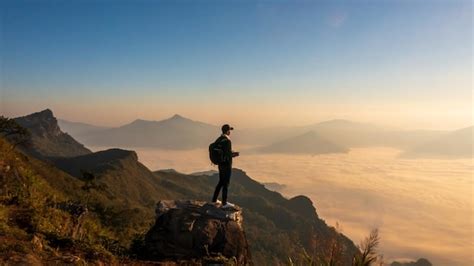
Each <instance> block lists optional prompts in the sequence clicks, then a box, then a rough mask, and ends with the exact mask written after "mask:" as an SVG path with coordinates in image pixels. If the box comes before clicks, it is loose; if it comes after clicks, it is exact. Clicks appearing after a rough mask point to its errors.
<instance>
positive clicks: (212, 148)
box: [209, 138, 224, 165]
mask: <svg viewBox="0 0 474 266" xmlns="http://www.w3.org/2000/svg"><path fill="white" fill-rule="evenodd" d="M209 159H211V162H212V163H213V164H216V165H217V164H221V163H223V162H224V150H223V149H222V139H221V138H218V139H217V140H216V141H214V142H213V143H211V144H210V145H209Z"/></svg>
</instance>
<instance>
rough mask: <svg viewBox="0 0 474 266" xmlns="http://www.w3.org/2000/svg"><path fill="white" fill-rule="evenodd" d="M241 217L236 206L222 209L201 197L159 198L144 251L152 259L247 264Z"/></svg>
mask: <svg viewBox="0 0 474 266" xmlns="http://www.w3.org/2000/svg"><path fill="white" fill-rule="evenodd" d="M242 221H243V218H242V209H241V208H240V207H238V206H235V207H234V208H229V209H222V208H220V206H219V205H216V204H212V203H208V202H203V201H193V200H162V201H160V202H158V204H157V207H156V222H155V225H154V226H153V227H152V228H151V229H150V231H148V233H147V234H146V236H145V242H144V249H145V250H144V251H145V253H146V256H147V258H148V259H149V260H155V261H169V260H174V261H180V260H193V261H196V262H201V263H203V264H207V263H213V262H215V263H226V264H228V263H229V264H233V265H250V264H251V257H250V252H249V248H248V243H247V239H246V237H245V232H244V230H243V227H242Z"/></svg>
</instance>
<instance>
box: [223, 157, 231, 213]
mask: <svg viewBox="0 0 474 266" xmlns="http://www.w3.org/2000/svg"><path fill="white" fill-rule="evenodd" d="M222 170H223V171H222V172H223V179H222V205H225V204H226V203H227V189H228V187H229V182H230V175H231V174H232V166H230V165H228V166H227V165H226V166H225V168H224V169H222Z"/></svg>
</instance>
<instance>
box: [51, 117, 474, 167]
mask: <svg viewBox="0 0 474 266" xmlns="http://www.w3.org/2000/svg"><path fill="white" fill-rule="evenodd" d="M59 123H60V125H61V128H62V129H63V130H65V131H66V132H68V133H69V134H71V135H72V136H74V138H76V139H78V140H79V141H80V142H82V143H85V144H86V145H87V146H99V147H121V148H130V147H153V148H161V149H175V150H185V149H196V148H206V147H207V146H208V145H209V143H211V142H212V141H213V140H214V139H215V138H216V137H217V136H218V135H219V134H220V129H219V127H218V126H215V125H211V124H207V123H203V122H199V121H194V120H191V119H188V118H185V117H182V116H180V115H174V116H173V117H170V118H168V119H165V120H161V121H147V120H140V119H137V120H135V121H133V122H131V123H129V124H126V125H123V126H120V127H114V128H103V127H98V126H93V125H88V124H83V123H76V122H68V121H66V120H60V121H59ZM450 133H453V132H452V131H439V130H398V129H393V128H387V127H382V126H378V125H374V124H369V123H359V122H354V121H349V120H343V119H335V120H329V121H324V122H320V123H315V124H311V125H307V126H300V127H273V128H258V129H239V128H236V130H235V131H234V132H233V133H232V139H233V140H234V141H235V143H239V144H242V145H250V146H254V147H258V148H256V149H254V150H255V151H260V152H269V151H272V152H273V151H276V150H278V152H280V153H287V154H296V153H300V154H301V153H307V154H319V153H321V152H322V150H324V149H325V148H323V146H325V145H327V147H329V146H330V147H332V148H328V149H327V150H326V151H324V152H323V153H328V152H336V153H337V152H341V151H342V152H346V151H347V150H349V149H351V148H357V147H376V146H386V147H394V148H397V149H400V150H402V151H405V152H406V153H403V156H404V157H410V158H418V157H423V156H428V157H429V156H431V155H430V152H429V151H428V150H427V148H426V146H430V145H432V144H430V143H432V141H434V142H436V141H443V140H442V139H441V138H444V142H445V145H440V146H438V151H436V152H435V151H432V152H434V153H436V154H438V155H440V156H442V157H444V158H458V157H460V156H461V157H471V156H472V153H469V152H468V151H467V152H466V147H468V148H469V147H471V150H472V138H460V139H458V140H456V141H457V142H458V144H456V145H454V146H452V147H451V146H450V143H454V141H455V140H454V139H453V140H450V139H449V138H450V136H451V137H455V136H454V135H450ZM444 136H445V137H444ZM461 140H462V142H461ZM329 143H331V144H329ZM293 145H296V147H295V146H293ZM298 146H299V147H300V148H297V147H298ZM306 146H308V147H306ZM423 146H424V147H425V148H423ZM309 147H313V148H309ZM463 147H464V148H463ZM463 149H464V151H463ZM415 150H419V152H415ZM421 150H425V152H421ZM407 154H410V156H405V155H407Z"/></svg>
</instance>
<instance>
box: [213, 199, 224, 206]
mask: <svg viewBox="0 0 474 266" xmlns="http://www.w3.org/2000/svg"><path fill="white" fill-rule="evenodd" d="M212 203H214V204H217V205H219V204H222V202H221V201H220V200H216V201H213V202H212Z"/></svg>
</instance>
